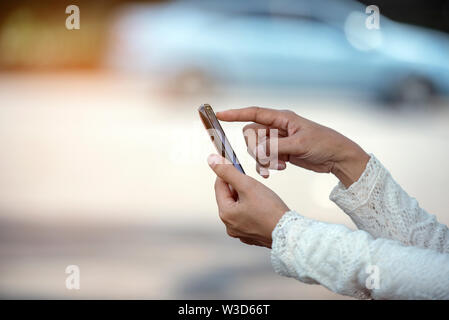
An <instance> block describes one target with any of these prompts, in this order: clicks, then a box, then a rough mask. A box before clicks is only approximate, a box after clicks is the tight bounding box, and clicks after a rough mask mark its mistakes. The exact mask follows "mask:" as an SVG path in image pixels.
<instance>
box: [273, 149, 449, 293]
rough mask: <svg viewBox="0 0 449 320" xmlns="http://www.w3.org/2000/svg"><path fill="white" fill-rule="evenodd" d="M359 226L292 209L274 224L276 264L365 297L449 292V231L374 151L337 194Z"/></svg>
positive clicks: (334, 194) (290, 273)
mask: <svg viewBox="0 0 449 320" xmlns="http://www.w3.org/2000/svg"><path fill="white" fill-rule="evenodd" d="M330 197H331V199H332V200H333V201H335V202H336V203H337V205H338V206H339V207H340V208H342V209H343V210H344V211H345V212H346V213H347V214H348V215H349V216H350V217H351V219H352V220H353V221H354V222H355V224H356V225H357V227H358V228H359V229H360V230H357V231H352V230H350V229H348V228H346V227H345V226H342V225H335V224H328V223H324V222H319V221H316V220H313V219H308V218H305V217H303V216H301V215H300V214H298V213H296V212H294V211H289V212H287V213H285V214H284V216H283V217H282V218H281V219H280V220H279V222H278V224H277V226H276V228H275V229H274V230H273V234H272V238H273V244H272V251H271V261H272V265H273V268H274V270H275V271H276V272H277V273H279V274H281V275H284V276H287V277H293V278H295V279H298V280H300V281H302V282H305V283H308V284H317V283H318V284H321V285H323V286H325V287H327V288H328V289H330V290H332V291H334V292H337V293H340V294H343V295H348V296H352V297H355V298H359V299H370V298H373V299H449V254H447V253H448V247H449V243H448V242H449V236H448V234H449V231H448V228H447V227H446V226H445V225H442V224H439V223H438V222H437V221H436V219H435V217H434V216H432V215H429V214H428V213H426V212H425V211H424V210H422V209H421V208H419V205H418V202H417V201H416V200H415V199H413V198H410V197H409V196H408V195H407V193H405V191H403V190H402V189H401V187H400V186H399V185H398V184H397V183H396V182H395V181H394V180H393V178H392V177H391V175H390V174H389V173H388V171H387V170H386V169H385V168H384V167H383V166H382V165H381V164H380V162H379V161H378V160H377V159H376V158H375V157H374V156H371V159H370V161H369V163H368V164H367V167H366V169H365V171H364V173H363V174H362V176H361V177H360V179H359V180H358V181H357V182H356V183H354V184H353V185H352V186H351V187H349V188H348V189H345V188H344V186H343V185H341V184H339V185H338V186H337V187H335V188H334V190H333V191H332V193H331V196H330Z"/></svg>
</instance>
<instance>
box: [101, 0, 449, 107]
mask: <svg viewBox="0 0 449 320" xmlns="http://www.w3.org/2000/svg"><path fill="white" fill-rule="evenodd" d="M365 10H366V7H365V6H364V5H362V4H360V3H358V2H353V1H336V0H332V1H328V0H315V1H302V0H298V1H289V0H276V1H268V0H245V1H236V0H228V1H220V0H208V1H206V0H191V1H187V0H186V1H174V2H169V3H165V4H158V5H133V6H128V7H126V8H122V10H121V11H120V12H119V14H118V15H117V18H116V19H115V22H114V26H113V29H112V30H113V31H112V37H111V47H110V49H109V50H108V52H109V56H108V57H107V61H108V64H109V66H112V67H113V68H115V69H118V70H122V71H131V72H139V73H144V74H148V75H152V76H154V77H157V79H158V80H159V81H160V82H161V83H163V86H164V87H165V88H169V89H171V90H172V91H174V92H179V93H186V92H197V91H199V90H206V89H211V88H213V87H214V86H217V85H221V84H230V83H231V84H233V85H242V86H244V85H270V86H284V87H285V86H292V88H298V89H305V90H307V89H314V88H321V89H323V88H324V89H333V90H334V89H336V91H353V92H359V93H360V92H363V93H366V94H369V95H371V96H373V97H376V98H380V99H382V100H384V101H396V102H397V101H399V102H412V103H416V102H426V101H427V100H428V99H430V98H432V97H433V96H436V95H447V94H448V93H449V37H448V36H447V35H446V34H443V33H440V32H437V31H431V30H427V29H424V28H420V27H416V26H411V25H405V24H400V23H397V22H394V21H391V20H389V19H388V18H386V17H384V16H381V17H380V28H379V29H368V28H367V26H366V25H365V23H366V20H367V18H369V15H370V13H369V12H368V13H366V12H365ZM404 10H406V8H405V9H404ZM334 91H335V90H334Z"/></svg>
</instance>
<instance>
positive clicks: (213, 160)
mask: <svg viewBox="0 0 449 320" xmlns="http://www.w3.org/2000/svg"><path fill="white" fill-rule="evenodd" d="M218 162H219V158H218V156H217V155H216V154H211V155H209V157H207V163H208V164H209V166H210V167H211V168H213V167H214V166H215V165H216V164H217V163H218Z"/></svg>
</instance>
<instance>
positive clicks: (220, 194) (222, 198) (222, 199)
mask: <svg viewBox="0 0 449 320" xmlns="http://www.w3.org/2000/svg"><path fill="white" fill-rule="evenodd" d="M215 199H216V200H217V205H218V208H219V209H220V211H222V210H230V209H231V208H232V206H233V205H234V204H235V200H234V197H233V194H232V192H231V190H230V189H229V186H228V184H227V183H226V182H225V181H224V180H223V179H221V178H220V177H217V179H216V180H215Z"/></svg>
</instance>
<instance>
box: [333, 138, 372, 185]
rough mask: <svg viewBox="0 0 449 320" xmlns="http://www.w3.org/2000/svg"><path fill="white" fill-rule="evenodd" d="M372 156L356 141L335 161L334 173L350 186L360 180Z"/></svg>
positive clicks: (344, 183)
mask: <svg viewBox="0 0 449 320" xmlns="http://www.w3.org/2000/svg"><path fill="white" fill-rule="evenodd" d="M369 159H370V156H369V155H368V154H367V153H366V152H365V151H364V150H363V149H362V148H360V146H358V145H357V144H355V143H354V145H353V146H351V148H348V149H347V150H346V151H345V153H344V155H343V156H342V157H341V159H340V160H339V161H336V162H335V163H334V166H333V168H332V171H331V172H332V173H333V174H334V175H335V176H336V177H337V178H338V180H340V182H341V183H342V184H343V185H344V186H345V187H346V188H349V187H350V186H351V185H352V184H353V183H354V182H356V181H358V180H359V178H360V176H361V175H362V173H363V172H364V171H365V168H366V165H367V163H368V161H369Z"/></svg>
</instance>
